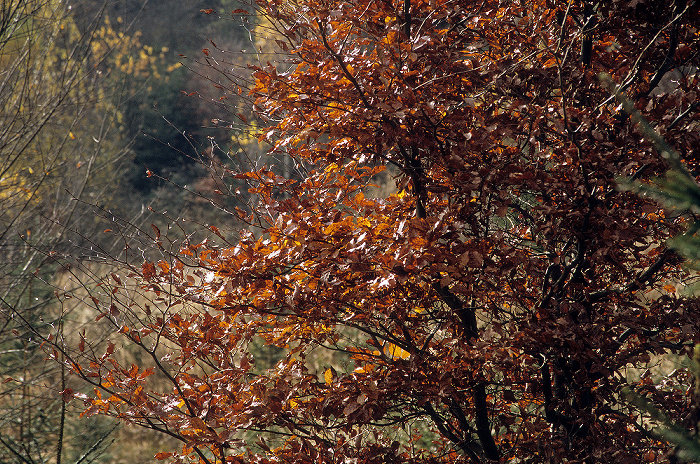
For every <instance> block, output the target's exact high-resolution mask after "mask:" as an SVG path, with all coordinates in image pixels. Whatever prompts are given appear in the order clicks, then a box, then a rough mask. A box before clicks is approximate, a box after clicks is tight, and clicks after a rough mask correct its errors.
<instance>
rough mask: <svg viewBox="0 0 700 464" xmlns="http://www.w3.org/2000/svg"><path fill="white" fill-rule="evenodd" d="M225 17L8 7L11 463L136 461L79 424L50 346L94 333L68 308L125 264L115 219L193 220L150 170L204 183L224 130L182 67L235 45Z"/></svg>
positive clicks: (2, 242)
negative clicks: (207, 156) (221, 38)
mask: <svg viewBox="0 0 700 464" xmlns="http://www.w3.org/2000/svg"><path fill="white" fill-rule="evenodd" d="M214 3H216V5H212V3H210V2H202V1H200V2H182V1H163V2H150V3H149V2H143V1H140V0H139V1H106V0H105V1H103V0H96V1H93V0H80V1H78V2H68V1H64V0H9V1H3V2H2V3H1V4H0V377H1V379H0V382H2V383H1V384H0V462H4V463H5V462H6V463H10V462H18V463H19V462H21V463H34V462H47V461H51V462H56V463H60V462H95V461H103V462H120V460H121V459H122V458H123V457H124V456H125V454H124V452H119V451H115V449H114V448H112V449H111V450H110V449H108V446H107V445H108V444H109V443H110V442H111V441H112V440H113V438H111V435H110V434H111V432H112V430H113V429H114V425H113V424H111V423H109V422H107V421H105V420H104V419H90V420H83V421H76V419H77V414H76V412H75V411H73V410H71V408H70V407H69V406H67V405H66V404H65V403H64V402H63V401H62V400H61V398H60V396H59V395H57V392H60V391H61V390H63V389H64V388H66V385H67V382H68V380H67V379H66V377H65V373H64V372H63V371H62V370H61V369H59V368H58V366H56V365H53V364H47V363H46V362H45V357H46V354H45V351H44V350H43V349H41V347H40V343H39V342H38V338H37V337H38V335H39V334H41V335H43V336H46V335H49V334H52V335H53V336H54V337H59V338H60V337H72V336H74V334H75V333H77V331H78V330H80V327H81V324H83V323H84V322H85V318H84V315H83V314H81V310H83V309H84V306H83V305H82V304H80V302H78V301H77V299H76V303H73V302H72V301H71V300H70V298H60V299H57V298H56V296H57V295H58V293H57V292H59V291H60V292H61V295H63V296H65V295H68V296H70V294H71V292H72V291H74V290H75V289H76V287H78V286H79V287H85V286H86V285H87V286H91V285H97V283H99V279H98V278H95V279H94V281H92V282H91V280H90V277H88V276H89V275H96V274H97V273H98V271H96V269H97V268H98V267H99V262H100V260H101V259H102V258H103V257H104V256H105V255H107V254H110V255H112V256H120V255H121V252H122V248H123V246H124V242H123V241H120V240H121V239H123V238H124V237H117V238H115V237H114V236H112V235H110V234H104V233H102V232H103V230H104V229H105V228H108V227H110V223H111V222H112V220H113V219H114V218H116V217H118V218H121V219H123V220H124V221H125V222H128V223H129V224H130V225H131V226H134V227H137V226H138V224H140V223H142V222H151V220H150V219H148V216H149V214H150V213H149V211H148V209H147V208H146V206H148V205H154V204H157V203H158V201H159V198H165V199H167V200H169V201H170V206H173V207H174V208H175V209H176V211H175V215H179V214H180V213H181V212H182V208H184V207H185V206H183V205H184V203H185V202H186V200H185V199H184V198H183V197H184V194H183V193H182V192H183V191H182V190H178V191H177V195H172V194H171V193H172V192H173V191H175V190H173V189H170V190H168V192H167V193H163V192H162V189H164V188H165V189H167V188H168V186H167V185H166V184H167V182H165V181H162V182H161V183H158V182H150V183H149V182H148V181H147V180H146V167H147V166H148V167H149V169H152V170H153V171H155V172H156V173H157V174H158V176H157V178H160V179H162V180H164V179H168V178H170V177H171V176H174V177H176V178H177V179H176V180H177V181H179V182H181V183H182V184H186V183H187V182H192V181H194V180H195V179H197V178H198V177H199V176H201V175H202V173H203V169H195V168H193V166H194V162H193V160H195V159H196V158H197V155H198V153H199V152H200V148H199V147H197V146H195V143H196V142H195V140H197V139H202V140H205V141H207V139H206V135H207V134H206V133H205V132H204V131H205V129H204V128H203V127H204V126H205V125H206V124H207V123H206V121H207V119H211V118H210V117H209V116H208V115H206V114H204V112H203V111H204V110H203V109H202V106H201V105H199V106H198V102H197V100H196V98H191V97H190V98H188V97H187V93H189V92H185V93H183V92H181V91H182V90H185V89H186V88H187V87H188V85H189V84H188V82H189V81H191V80H193V79H194V76H195V75H194V73H193V72H192V71H191V70H190V69H188V68H187V67H185V66H182V64H181V61H183V60H184V59H185V58H184V57H183V56H181V55H188V54H190V53H196V54H201V51H200V50H201V48H202V47H203V46H205V42H206V38H207V37H209V36H210V34H215V33H218V34H229V35H230V33H231V32H232V31H233V32H235V28H234V27H233V23H231V22H229V23H226V22H219V23H218V24H217V26H216V27H218V29H216V28H215V27H214V26H213V21H212V20H211V19H213V18H211V17H210V16H207V15H205V14H204V13H203V12H202V11H200V10H202V9H204V8H205V7H207V8H208V7H212V6H216V7H221V8H223V6H222V5H221V4H219V3H218V2H214ZM207 23H210V25H211V27H209V26H207ZM173 31H177V33H173ZM229 137H230V136H229ZM207 143H209V142H207ZM159 189H160V190H159ZM173 197H175V198H179V199H180V200H182V203H181V204H180V206H178V205H177V204H174V202H173V201H172V200H173ZM178 207H179V208H180V210H177V208H178ZM171 211H172V209H171ZM151 219H153V218H151ZM157 219H158V218H155V219H154V220H155V221H157ZM69 383H70V382H68V384H69ZM120 433H122V434H127V435H128V431H122V432H120ZM139 434H141V432H139ZM143 441H144V440H142V442H143ZM145 441H146V442H148V440H145ZM148 446H149V445H148V443H145V444H143V445H142V447H145V448H148ZM145 448H144V449H145ZM132 451H134V450H129V452H128V453H127V455H130V454H131V452H132ZM120 453H121V454H120ZM152 455H153V453H152V452H147V453H145V456H146V457H145V458H144V459H145V462H148V461H150V457H151V456H152ZM128 459H129V462H138V461H134V460H133V457H132V456H129V457H128Z"/></svg>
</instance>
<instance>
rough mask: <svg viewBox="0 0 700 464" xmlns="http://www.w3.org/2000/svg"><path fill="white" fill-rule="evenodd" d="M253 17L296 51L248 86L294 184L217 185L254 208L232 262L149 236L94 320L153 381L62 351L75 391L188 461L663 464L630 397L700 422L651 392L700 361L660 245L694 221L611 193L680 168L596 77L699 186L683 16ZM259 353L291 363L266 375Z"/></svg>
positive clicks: (229, 244) (613, 9)
mask: <svg viewBox="0 0 700 464" xmlns="http://www.w3.org/2000/svg"><path fill="white" fill-rule="evenodd" d="M258 5H259V8H260V11H259V13H261V14H264V15H266V17H267V19H268V20H269V21H270V24H272V25H274V27H275V28H276V30H277V31H278V32H279V33H280V35H281V36H280V39H279V41H278V44H279V46H280V47H281V49H282V50H283V51H284V52H286V53H287V61H286V64H287V66H286V68H285V69H279V67H277V66H272V65H268V66H259V67H257V68H255V73H254V82H253V83H252V84H251V86H250V90H249V92H250V96H251V97H252V98H254V99H255V108H256V110H257V111H258V113H259V115H260V117H264V118H265V119H266V121H267V122H268V127H266V128H264V129H263V130H262V131H261V135H260V140H261V141H263V140H264V141H267V142H269V143H270V146H271V148H270V153H271V154H272V155H278V154H284V155H285V156H289V157H290V158H291V159H293V160H294V161H295V166H296V169H297V171H298V173H297V175H298V176H299V177H300V179H299V177H297V178H296V180H295V179H294V178H286V177H283V176H281V175H280V174H279V173H278V172H274V171H273V170H272V169H270V168H269V167H268V166H262V167H257V168H255V169H251V170H249V171H247V172H235V171H233V170H230V169H229V170H228V171H227V172H228V175H229V177H231V178H233V179H238V180H244V181H246V182H248V184H249V192H250V193H251V194H253V197H252V198H254V199H255V203H253V202H252V201H251V202H249V203H247V204H241V205H240V207H238V208H237V209H233V208H232V209H231V214H233V215H236V216H237V219H241V220H245V221H247V222H248V224H249V225H250V228H249V229H248V230H244V231H242V232H241V235H240V238H238V239H237V240H233V239H232V238H231V237H228V236H225V235H223V234H221V233H220V232H219V229H218V228H217V227H214V226H211V227H210V230H211V231H212V233H213V234H215V235H217V234H218V235H219V237H218V240H219V241H220V242H221V243H222V244H223V245H221V246H214V245H212V243H213V242H208V241H204V242H201V243H192V242H187V241H185V242H184V243H183V244H182V246H181V249H180V250H179V253H169V252H168V250H170V249H172V243H171V242H168V240H167V235H166V234H161V232H160V231H159V230H158V229H154V236H153V240H154V250H159V252H160V253H161V257H162V259H160V260H153V261H146V262H144V263H143V265H142V266H141V267H140V268H135V269H133V271H132V274H131V278H133V279H134V281H133V283H130V282H129V281H127V277H128V276H124V275H122V276H119V275H114V276H112V277H111V282H112V285H113V287H112V288H111V289H110V290H109V291H108V292H106V294H105V298H106V300H104V301H101V302H100V301H98V299H97V298H95V299H94V300H93V301H94V304H95V307H96V309H98V310H99V312H100V314H99V316H98V318H99V319H101V320H102V321H103V322H105V323H107V324H111V325H112V326H113V328H114V331H115V333H116V332H118V334H120V336H122V337H123V338H122V339H123V340H124V343H128V344H130V345H132V346H137V347H139V348H140V349H141V350H142V351H143V354H144V355H146V356H148V357H149V358H150V359H149V360H148V363H146V364H144V365H141V366H139V365H136V364H135V363H134V364H131V363H130V362H128V361H124V360H120V359H119V358H117V357H116V355H115V352H116V350H117V345H116V344H115V343H114V342H113V341H112V342H109V343H108V344H107V345H106V347H104V348H103V347H100V346H98V345H97V344H95V343H91V339H90V336H89V334H86V335H85V338H84V339H83V340H81V342H80V343H79V344H78V345H77V346H75V347H73V348H74V349H70V348H69V347H61V346H56V347H55V348H54V349H55V351H54V353H55V356H57V357H60V356H61V355H63V356H66V357H67V359H68V364H69V365H70V367H71V369H72V370H73V372H74V373H75V374H76V375H77V376H79V377H81V378H83V379H84V380H86V381H88V382H89V383H91V384H92V385H93V386H94V395H91V396H86V395H73V392H71V391H66V392H64V396H65V397H66V398H67V399H70V398H71V397H72V396H78V397H79V398H81V399H82V400H83V401H85V403H86V405H87V410H86V414H88V415H90V414H95V413H102V414H110V415H114V416H116V417H119V418H121V419H123V420H125V421H129V422H132V423H135V424H138V425H141V426H144V427H147V428H151V429H155V430H160V431H162V432H163V433H166V434H169V435H171V436H174V437H176V438H178V439H179V440H181V441H182V442H183V444H184V445H183V448H182V449H181V450H176V451H175V452H173V453H170V452H169V453H162V454H159V455H158V457H159V458H166V457H171V456H172V457H173V458H174V459H175V461H176V462H185V461H188V460H189V459H191V460H193V461H195V462H196V461H199V462H209V463H214V462H261V463H266V462H299V463H302V462H304V463H306V462H308V463H311V462H358V463H370V462H488V461H500V462H600V461H615V462H649V461H650V460H651V461H653V460H655V459H658V460H663V459H664V456H665V455H664V453H666V452H667V451H668V448H667V447H666V445H665V444H664V443H662V442H660V441H659V440H658V438H656V437H655V436H654V435H653V434H651V433H650V431H649V429H648V423H645V422H644V421H642V420H641V419H640V418H639V414H638V413H637V412H636V410H635V409H634V408H632V407H630V406H629V405H628V404H627V403H626V401H625V399H624V398H623V397H622V396H621V395H620V392H621V390H622V389H623V388H629V389H633V390H636V391H638V392H640V393H644V394H648V395H649V396H650V397H651V399H652V400H653V401H654V403H655V404H657V405H659V407H660V408H661V409H662V410H665V411H668V414H669V416H670V417H671V419H673V420H674V421H677V422H682V418H685V417H694V416H693V414H694V412H693V407H694V406H693V403H692V401H690V400H689V398H690V395H691V393H692V391H693V388H695V387H694V386H693V385H692V380H691V378H692V376H691V375H690V374H689V373H688V372H687V371H685V370H678V371H676V372H675V373H674V374H672V378H673V384H674V385H688V386H689V387H688V389H679V388H672V387H671V386H670V384H671V383H670V382H667V383H666V384H662V385H655V384H654V382H653V381H652V373H653V366H654V364H655V362H656V361H657V360H658V359H659V356H661V355H663V354H665V353H668V352H674V353H687V352H690V350H691V349H692V347H693V345H694V344H695V343H697V342H698V341H699V340H698V333H700V332H699V331H698V325H699V324H700V318H699V317H698V302H697V300H696V299H694V298H687V297H683V296H682V294H681V292H680V291H678V290H679V289H680V288H682V287H683V286H685V285H686V284H689V283H690V282H691V281H692V280H693V279H694V275H693V274H691V273H689V272H687V271H685V270H684V269H683V268H682V266H681V265H680V264H681V261H682V260H681V258H680V257H679V256H678V255H676V254H675V253H674V252H673V251H672V250H670V249H668V248H667V247H666V246H665V242H666V240H667V239H668V238H670V237H672V236H674V235H676V234H678V233H680V232H682V231H684V230H685V229H686V226H687V224H688V222H689V217H690V216H689V215H688V214H686V213H682V212H680V213H673V212H672V211H666V210H663V209H659V207H658V206H657V205H656V204H655V203H654V202H653V201H652V200H651V199H649V198H646V197H640V196H637V195H635V194H634V193H631V192H629V191H624V190H621V189H618V188H617V180H618V179H619V178H621V177H627V178H631V179H633V180H637V181H641V182H647V181H648V179H649V178H650V177H651V176H654V175H659V174H661V173H662V172H664V171H665V170H666V168H667V166H668V163H667V160H666V159H665V158H664V156H663V155H664V154H663V153H661V152H659V151H658V150H657V149H655V147H654V144H653V142H652V141H651V140H649V138H648V137H646V136H645V135H644V134H640V133H639V132H637V131H636V129H635V128H634V125H633V124H632V122H631V120H630V113H629V111H628V110H625V109H623V108H620V107H619V106H618V105H617V103H616V101H615V99H614V97H613V96H612V94H611V91H610V89H609V88H608V87H607V86H606V85H604V84H603V83H601V80H600V79H599V77H598V76H599V73H601V72H605V73H608V74H609V75H610V76H611V79H612V81H613V82H615V83H616V84H617V86H618V87H619V89H621V91H626V92H627V94H628V95H630V97H631V99H632V100H633V101H635V102H637V105H636V106H637V108H638V109H640V110H641V111H642V112H643V113H645V114H646V116H647V118H648V119H649V120H651V121H658V122H659V123H658V125H657V127H656V130H657V131H658V132H659V133H660V134H661V135H662V136H663V137H664V138H665V139H666V140H667V141H668V142H669V143H670V144H671V145H672V146H675V147H677V149H678V152H679V153H680V156H681V157H682V162H683V163H684V164H685V166H687V168H688V169H689V170H690V171H691V172H693V171H694V170H695V169H697V163H698V147H700V143H699V140H698V131H697V127H698V124H699V123H700V121H699V120H698V119H699V116H698V114H697V111H696V109H697V105H696V104H695V99H696V89H697V83H698V71H697V70H698V54H697V50H698V48H697V47H698V41H699V40H700V35H699V34H698V31H699V29H698V28H699V27H700V23H699V21H700V12H699V11H698V5H697V4H696V3H695V2H686V1H680V0H679V1H675V2H673V3H672V5H671V6H670V7H669V8H664V9H660V8H658V7H659V3H657V2H650V1H646V2H645V1H639V2H593V1H582V0H581V1H576V0H574V1H570V2H567V3H562V2H549V1H536V0H530V1H523V2H511V1H507V2H506V1H498V0H483V1H480V2H471V1H467V0H430V1H421V0H404V1H400V2H398V1H395V2H389V1H387V2H375V1H368V0H351V1H343V2H335V1H327V2H317V1H313V0H298V1H296V2H280V1H275V0H267V1H261V2H258ZM214 66H216V64H214ZM220 88H221V89H222V91H223V92H224V94H225V95H226V96H231V97H232V96H235V95H236V94H237V93H239V92H238V89H239V88H240V84H236V85H234V86H232V88H228V87H226V85H225V81H224V80H223V79H222V83H221V85H220ZM386 166H390V167H391V169H392V171H393V172H395V173H396V174H395V177H396V191H395V192H394V193H392V194H389V195H385V196H383V197H379V196H376V195H375V196H372V195H371V194H370V192H373V189H372V187H371V185H372V182H373V179H376V176H377V175H378V174H379V173H380V172H382V170H383V169H384V168H385V167H386ZM220 168H221V169H226V166H220ZM302 174H303V175H302ZM290 177H293V176H290ZM222 194H223V193H222ZM212 201H214V199H213V200H212ZM690 233H692V231H691V232H690ZM139 291H140V292H145V294H146V295H149V294H150V295H151V296H152V302H151V303H149V304H148V305H145V304H142V305H138V304H137V303H138V300H137V299H135V298H134V297H133V295H134V294H136V293H137V292H139ZM256 342H262V343H263V344H265V345H267V346H271V347H278V348H280V349H282V350H284V353H283V355H282V356H281V357H280V359H279V361H278V362H277V363H275V364H274V365H273V366H271V367H270V368H261V367H260V366H258V365H256V363H255V360H254V359H253V356H252V355H251V354H250V350H249V347H250V346H251V345H252V344H254V343H256ZM324 352H327V353H331V354H332V356H327V357H326V358H323V357H322V355H321V354H320V353H324ZM323 359H326V360H327V361H326V365H325V366H323V367H321V368H319V367H318V362H319V360H323ZM647 367H650V368H652V369H646V370H644V371H642V373H641V375H638V376H635V375H633V374H632V373H630V372H629V371H630V370H632V369H634V368H636V369H642V368H647ZM155 373H157V375H158V377H159V378H160V379H161V381H162V380H165V381H166V382H168V384H169V385H168V386H167V387H166V388H163V387H162V382H161V383H160V387H159V386H158V384H156V383H155V382H149V378H152V374H155ZM242 431H252V432H255V433H256V434H257V435H258V437H256V438H257V439H256V440H251V439H250V438H249V435H245V434H242V433H241V432H242ZM669 459H670V458H669Z"/></svg>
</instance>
